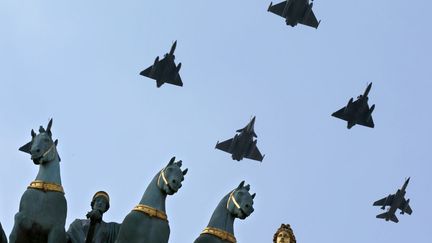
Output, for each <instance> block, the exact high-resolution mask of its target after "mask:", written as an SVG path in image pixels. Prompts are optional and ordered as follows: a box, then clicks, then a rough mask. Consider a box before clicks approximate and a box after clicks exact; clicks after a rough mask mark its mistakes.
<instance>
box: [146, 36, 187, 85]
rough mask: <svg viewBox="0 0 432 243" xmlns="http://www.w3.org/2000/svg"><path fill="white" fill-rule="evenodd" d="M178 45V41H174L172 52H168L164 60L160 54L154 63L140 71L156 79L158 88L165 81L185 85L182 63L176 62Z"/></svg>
mask: <svg viewBox="0 0 432 243" xmlns="http://www.w3.org/2000/svg"><path fill="white" fill-rule="evenodd" d="M176 46H177V41H175V42H174V44H173V45H172V47H171V50H170V52H169V53H166V54H165V56H164V58H163V59H162V60H159V56H158V57H156V59H155V61H154V63H153V65H152V66H150V67H149V68H147V69H145V70H144V71H142V72H140V75H142V76H145V77H149V78H151V79H154V80H156V86H157V87H158V88H159V87H160V86H162V84H164V83H170V84H174V85H177V86H183V82H182V80H181V78H180V74H179V71H180V68H181V63H179V64H178V65H177V66H176V64H175V62H174V59H175V56H174V51H175V49H176Z"/></svg>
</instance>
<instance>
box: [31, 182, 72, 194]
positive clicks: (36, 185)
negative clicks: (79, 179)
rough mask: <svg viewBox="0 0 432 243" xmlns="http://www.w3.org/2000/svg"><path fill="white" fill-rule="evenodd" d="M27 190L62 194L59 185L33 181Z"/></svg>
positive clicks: (61, 188)
mask: <svg viewBox="0 0 432 243" xmlns="http://www.w3.org/2000/svg"><path fill="white" fill-rule="evenodd" d="M27 189H37V190H41V191H44V192H61V193H63V194H64V191H63V187H62V186H61V185H59V184H55V183H51V182H44V181H41V180H34V181H32V182H31V183H30V185H29V186H28V187H27Z"/></svg>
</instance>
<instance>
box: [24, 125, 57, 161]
mask: <svg viewBox="0 0 432 243" xmlns="http://www.w3.org/2000/svg"><path fill="white" fill-rule="evenodd" d="M51 126H52V119H51V120H50V121H49V122H48V126H47V129H46V130H45V129H44V128H43V127H42V126H40V127H39V134H36V133H35V132H34V131H33V129H32V130H31V137H32V140H31V141H30V142H28V143H27V144H25V145H24V146H22V147H21V148H19V150H20V151H22V152H25V153H28V154H30V155H31V159H32V160H33V163H35V164H37V165H38V164H43V163H46V162H50V161H52V160H54V159H56V158H58V160H59V161H60V157H59V156H58V154H57V148H56V146H57V143H58V140H55V141H53V139H52V133H51Z"/></svg>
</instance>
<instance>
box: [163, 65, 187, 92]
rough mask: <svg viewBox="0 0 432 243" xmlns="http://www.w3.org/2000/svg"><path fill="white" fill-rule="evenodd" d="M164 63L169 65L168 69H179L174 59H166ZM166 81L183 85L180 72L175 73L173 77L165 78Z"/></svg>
mask: <svg viewBox="0 0 432 243" xmlns="http://www.w3.org/2000/svg"><path fill="white" fill-rule="evenodd" d="M163 60H166V59H163ZM163 60H162V61H163ZM164 64H165V65H167V70H176V69H177V66H176V64H175V63H174V61H165V62H164ZM165 83H170V84H174V85H177V86H183V82H182V80H181V77H180V74H177V73H175V74H174V75H173V77H170V78H168V79H167V80H165Z"/></svg>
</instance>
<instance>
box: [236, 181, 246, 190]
mask: <svg viewBox="0 0 432 243" xmlns="http://www.w3.org/2000/svg"><path fill="white" fill-rule="evenodd" d="M244 184H245V181H242V182H240V185H239V186H238V187H237V189H240V188H243V186H244Z"/></svg>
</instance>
